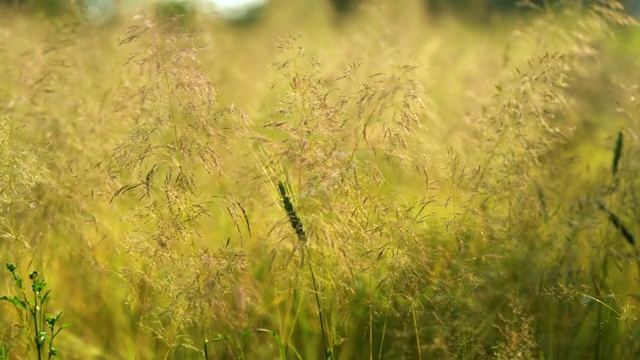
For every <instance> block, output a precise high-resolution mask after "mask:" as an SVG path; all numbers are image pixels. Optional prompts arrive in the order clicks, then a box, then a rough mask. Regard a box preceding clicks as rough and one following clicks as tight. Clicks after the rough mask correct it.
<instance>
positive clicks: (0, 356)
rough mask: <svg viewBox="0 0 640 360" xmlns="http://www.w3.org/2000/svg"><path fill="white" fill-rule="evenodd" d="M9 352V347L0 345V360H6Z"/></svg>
mask: <svg viewBox="0 0 640 360" xmlns="http://www.w3.org/2000/svg"><path fill="white" fill-rule="evenodd" d="M10 351H11V346H9V345H6V346H5V345H0V360H8V359H9V352H10Z"/></svg>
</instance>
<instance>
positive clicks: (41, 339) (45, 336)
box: [37, 331, 49, 345]
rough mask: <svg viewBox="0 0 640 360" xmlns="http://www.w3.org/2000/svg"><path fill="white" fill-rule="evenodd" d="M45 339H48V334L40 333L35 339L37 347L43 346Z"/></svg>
mask: <svg viewBox="0 0 640 360" xmlns="http://www.w3.org/2000/svg"><path fill="white" fill-rule="evenodd" d="M47 339H49V334H47V332H46V331H41V332H40V334H39V335H38V337H37V341H38V345H44V343H45V342H47Z"/></svg>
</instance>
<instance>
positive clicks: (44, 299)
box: [40, 290, 51, 304]
mask: <svg viewBox="0 0 640 360" xmlns="http://www.w3.org/2000/svg"><path fill="white" fill-rule="evenodd" d="M50 292H51V290H49V291H47V292H46V293H45V294H44V296H43V297H42V300H41V301H40V302H41V303H42V304H44V303H45V301H47V298H48V297H49V293H50Z"/></svg>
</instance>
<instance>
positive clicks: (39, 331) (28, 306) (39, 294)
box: [0, 263, 70, 360]
mask: <svg viewBox="0 0 640 360" xmlns="http://www.w3.org/2000/svg"><path fill="white" fill-rule="evenodd" d="M6 267H7V270H9V272H10V273H11V275H12V276H13V280H14V281H15V284H16V286H17V287H18V289H19V290H20V295H21V297H18V296H16V295H14V296H13V297H9V296H6V295H5V296H2V297H0V300H5V301H8V302H10V303H12V304H13V305H14V306H15V307H16V309H17V310H18V312H20V313H22V311H24V310H26V311H27V312H28V313H29V315H28V316H27V317H29V318H31V319H33V331H34V334H35V336H34V337H33V342H34V344H35V345H36V350H37V351H38V360H42V358H43V357H44V352H45V348H46V344H47V343H48V344H49V348H48V350H47V351H46V352H47V359H51V358H52V357H53V356H57V355H58V350H57V349H56V348H54V347H53V340H54V339H55V338H56V336H58V334H59V333H60V331H62V329H64V328H66V327H68V326H69V325H70V324H62V325H60V324H59V322H60V318H61V317H62V312H60V313H58V314H57V315H51V314H46V316H45V312H44V307H45V304H46V302H47V300H49V294H50V293H51V290H47V291H46V292H45V289H46V287H47V283H46V281H45V280H44V279H43V278H41V277H38V275H39V274H38V272H37V271H35V270H34V271H33V272H31V274H29V280H31V291H32V292H33V299H29V298H28V297H27V293H25V291H24V286H23V282H22V278H21V277H20V275H18V273H16V266H15V265H14V264H12V263H6ZM56 326H57V328H56ZM5 351H6V353H7V354H8V352H9V349H8V348H6V349H5V348H0V359H4V357H3V356H5V355H7V354H5Z"/></svg>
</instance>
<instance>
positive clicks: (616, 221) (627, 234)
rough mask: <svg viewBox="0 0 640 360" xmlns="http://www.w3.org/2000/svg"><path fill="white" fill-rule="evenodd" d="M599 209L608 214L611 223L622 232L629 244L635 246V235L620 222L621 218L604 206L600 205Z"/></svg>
mask: <svg viewBox="0 0 640 360" xmlns="http://www.w3.org/2000/svg"><path fill="white" fill-rule="evenodd" d="M598 207H599V208H600V210H602V211H604V212H606V213H607V215H609V221H610V222H611V223H612V224H613V225H614V226H615V227H616V228H617V229H618V230H619V231H620V233H621V234H622V236H623V237H624V238H625V240H627V242H628V243H629V244H631V245H635V243H636V240H635V238H634V236H633V234H632V233H631V231H629V229H627V227H626V226H624V224H623V223H622V220H620V218H619V217H618V216H617V215H616V214H614V213H613V212H611V211H610V210H609V209H607V208H606V207H605V206H604V204H602V203H598Z"/></svg>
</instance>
